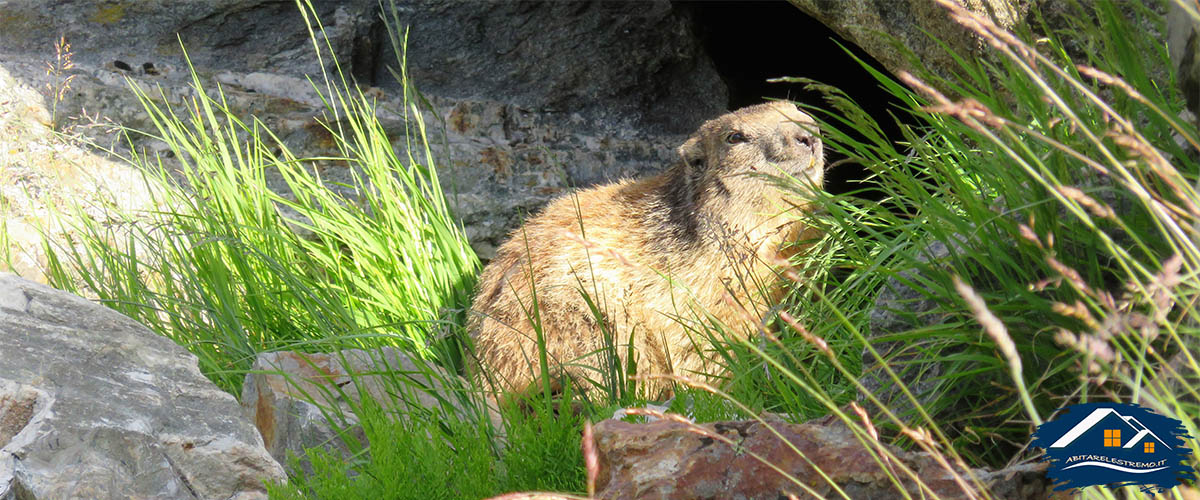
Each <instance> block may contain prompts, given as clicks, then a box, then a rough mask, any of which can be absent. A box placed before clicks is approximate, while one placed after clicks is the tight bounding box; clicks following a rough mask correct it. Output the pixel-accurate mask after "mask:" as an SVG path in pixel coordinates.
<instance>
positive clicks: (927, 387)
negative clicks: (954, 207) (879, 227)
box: [859, 241, 950, 415]
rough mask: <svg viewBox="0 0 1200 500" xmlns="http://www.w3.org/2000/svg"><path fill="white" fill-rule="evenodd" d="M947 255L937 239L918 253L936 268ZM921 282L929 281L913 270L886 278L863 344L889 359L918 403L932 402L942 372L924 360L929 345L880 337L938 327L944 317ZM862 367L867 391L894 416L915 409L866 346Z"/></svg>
mask: <svg viewBox="0 0 1200 500" xmlns="http://www.w3.org/2000/svg"><path fill="white" fill-rule="evenodd" d="M949 255H950V248H949V247H948V246H947V245H946V244H945V243H943V242H941V241H935V242H932V243H930V244H929V245H928V246H927V247H926V248H925V250H924V251H923V252H922V253H921V261H922V262H925V263H931V264H932V265H936V263H937V262H938V261H943V260H945V259H946V258H947V257H949ZM925 279H927V278H926V277H925V276H923V275H922V274H921V273H920V271H919V270H916V269H913V270H909V271H905V272H902V273H900V275H899V276H898V277H895V278H889V279H888V280H887V283H886V284H885V285H884V287H883V289H882V290H881V291H880V292H879V295H878V296H877V297H876V298H875V303H874V305H873V307H872V309H871V316H870V323H869V329H868V332H867V341H868V342H869V343H870V344H871V346H872V347H874V348H875V351H876V352H877V353H879V355H880V356H882V357H883V358H884V359H885V360H888V361H889V364H888V366H890V367H891V368H892V370H893V371H895V372H896V375H897V376H898V377H899V378H900V381H901V382H902V383H903V384H904V385H905V386H907V387H908V388H909V390H910V391H911V392H912V393H913V395H914V396H916V397H917V400H918V401H919V402H921V404H922V405H927V404H928V403H930V402H932V401H934V400H935V399H936V396H937V387H938V380H937V379H938V377H939V376H940V375H941V374H942V365H941V364H939V363H934V362H928V361H923V360H922V356H923V351H924V350H925V349H926V348H927V347H926V346H922V345H921V343H920V342H905V341H897V340H890V341H885V340H883V339H884V338H885V337H887V336H889V335H894V334H897V333H903V332H907V331H910V330H913V329H915V328H918V327H923V326H931V325H936V324H938V323H939V322H941V321H942V320H944V319H945V318H944V317H943V316H941V315H935V314H934V312H933V311H934V309H935V307H936V306H937V302H936V301H935V299H933V298H931V297H930V296H929V295H928V294H927V293H926V292H924V291H923V290H925V287H922V286H920V283H921V282H922V280H925ZM862 366H863V370H862V376H860V377H859V382H861V383H862V384H863V386H864V387H865V388H866V390H867V391H868V392H870V393H872V394H874V395H875V397H876V398H879V400H880V401H881V402H882V403H884V404H885V405H887V406H888V408H890V409H892V411H894V412H896V413H897V414H901V415H902V414H904V413H905V412H908V411H909V410H911V409H912V408H913V404H912V401H910V400H909V399H908V398H907V397H906V396H905V395H904V393H903V392H901V390H900V388H899V387H898V386H897V385H896V383H895V382H894V381H893V380H892V378H891V377H890V376H889V375H888V374H887V372H885V371H883V369H882V367H881V366H880V364H879V362H878V361H877V360H876V359H875V356H874V355H872V354H871V352H870V351H869V350H867V349H865V348H864V349H863V353H862ZM862 401H863V403H864V405H865V406H867V407H868V408H873V405H870V404H869V400H866V399H865V398H862Z"/></svg>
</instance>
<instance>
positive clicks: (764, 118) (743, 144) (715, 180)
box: [676, 101, 825, 211]
mask: <svg viewBox="0 0 1200 500" xmlns="http://www.w3.org/2000/svg"><path fill="white" fill-rule="evenodd" d="M818 134H819V131H818V130H817V126H816V122H815V121H814V120H813V119H812V117H810V116H808V115H807V114H805V113H803V112H801V111H800V110H799V109H798V108H797V107H796V105H795V104H792V103H789V102H786V101H775V102H770V103H767V104H759V105H756V106H750V107H746V108H742V109H739V110H737V111H735V112H733V113H729V114H726V115H722V116H720V117H718V118H715V119H713V120H709V121H708V122H706V123H705V124H704V125H701V126H700V129H699V130H697V131H696V133H694V134H692V136H691V137H690V138H688V140H687V141H686V142H684V143H683V145H682V146H679V149H678V152H679V156H680V159H681V161H682V163H683V165H682V166H681V168H682V173H683V175H682V177H683V178H682V179H677V180H676V182H683V183H686V184H687V186H686V188H685V189H686V191H688V192H689V193H690V194H691V196H694V197H695V198H693V199H692V200H689V201H690V202H691V203H692V204H694V205H693V206H708V207H713V206H714V205H718V206H722V205H723V206H724V207H723V208H724V209H725V210H734V211H755V210H768V209H769V207H768V206H766V205H768V204H770V203H772V202H775V201H778V200H779V199H780V197H781V195H782V193H780V192H779V190H778V189H777V188H776V187H775V185H774V184H773V183H772V182H771V180H770V179H768V178H765V177H764V176H778V177H793V178H796V179H798V180H800V181H801V182H805V181H807V182H810V183H811V185H812V186H813V187H815V188H820V186H821V184H822V182H823V181H824V177H825V176H824V173H825V151H824V148H823V146H822V144H821V139H820V136H819V135H818ZM677 188H682V186H678V187H677Z"/></svg>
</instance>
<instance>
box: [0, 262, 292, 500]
mask: <svg viewBox="0 0 1200 500" xmlns="http://www.w3.org/2000/svg"><path fill="white" fill-rule="evenodd" d="M284 479H285V476H284V473H283V469H282V468H281V467H280V466H279V464H278V463H276V462H275V461H274V460H273V459H272V458H271V456H270V455H269V454H268V453H267V451H266V450H265V449H264V448H263V445H262V438H261V437H259V435H258V432H257V431H256V430H255V429H254V427H253V426H251V425H250V424H249V422H246V421H245V420H244V419H243V418H242V416H241V412H240V411H239V409H238V405H237V401H236V400H234V398H233V396H230V395H229V394H227V393H225V392H223V391H221V390H220V389H218V388H217V387H216V386H214V385H212V383H211V382H209V381H208V380H207V379H206V378H204V376H203V375H201V374H200V370H199V369H198V368H197V365H196V358H195V357H194V356H192V355H191V354H189V353H188V352H187V351H185V350H184V349H183V348H182V347H179V346H178V345H176V344H175V343H174V342H172V341H171V340H169V339H167V338H164V337H161V336H158V335H156V334H154V333H152V332H150V331H149V330H147V329H146V328H145V327H143V326H141V325H139V324H137V323H136V322H134V321H133V320H131V319H129V318H126V317H124V316H122V315H120V314H118V313H116V312H115V311H112V310H110V309H108V308H105V307H102V306H99V305H96V304H92V303H90V302H88V301H86V300H84V299H82V298H80V297H76V296H74V295H71V294H68V293H66V292H62V291H59V290H54V289H51V288H48V287H45V286H42V285H38V284H35V283H31V282H28V281H25V280H22V279H20V278H17V277H15V276H13V275H10V274H0V498H3V499H21V500H34V499H63V498H94V499H116V498H161V499H198V498H205V499H210V498H211V499H218V498H219V499H245V500H249V499H256V498H262V499H265V498H266V492H265V488H264V486H263V482H264V481H282V480H284Z"/></svg>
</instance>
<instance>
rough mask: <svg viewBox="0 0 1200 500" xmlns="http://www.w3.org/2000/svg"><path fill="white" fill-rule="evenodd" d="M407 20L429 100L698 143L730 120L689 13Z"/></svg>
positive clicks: (439, 9)
mask: <svg viewBox="0 0 1200 500" xmlns="http://www.w3.org/2000/svg"><path fill="white" fill-rule="evenodd" d="M398 13H399V23H400V25H407V26H411V29H410V32H409V38H408V64H409V75H410V76H411V78H412V79H413V81H414V83H415V84H416V85H417V88H419V89H421V91H422V92H425V93H428V94H433V95H437V96H441V97H447V98H455V99H481V98H482V99H488V100H495V101H500V102H505V103H510V104H514V105H517V106H521V107H523V108H526V109H530V110H534V111H536V112H537V113H540V114H544V115H545V116H547V117H550V118H554V119H555V120H556V121H557V122H558V123H559V124H561V125H563V126H567V128H568V129H577V128H580V127H581V126H582V127H585V129H586V128H590V127H600V128H602V129H604V130H607V131H615V132H617V135H618V137H633V136H637V135H639V133H645V132H652V133H656V134H661V133H664V132H665V133H668V134H688V133H691V132H692V131H693V130H695V129H696V127H697V126H699V125H700V124H701V123H703V122H704V121H705V120H707V119H709V118H712V117H714V116H716V115H719V114H721V113H723V112H724V111H725V106H726V100H727V92H726V89H725V86H724V84H723V83H721V78H720V76H719V75H717V72H716V70H715V69H714V68H713V65H712V62H711V61H710V60H709V58H708V56H707V55H706V54H705V53H704V49H703V47H701V45H700V43H699V42H698V40H697V39H696V37H695V36H694V35H693V33H692V29H691V25H690V23H691V18H690V15H689V14H688V13H687V11H686V10H685V9H678V8H675V7H673V6H672V4H671V2H669V1H667V0H649V1H638V2H605V1H582V2H556V1H522V2H465V3H464V2H459V1H454V0H418V1H413V2H404V3H403V4H402V8H401V9H400V10H399V12H398ZM391 61H395V57H394V56H391V55H390V54H389V55H386V56H384V57H381V58H380V62H381V63H389V62H391ZM384 73H385V70H384V69H383V68H382V67H381V68H379V69H378V70H377V74H384ZM576 115H577V116H579V117H582V118H583V120H582V121H580V122H578V123H576V124H574V126H571V125H569V122H570V121H571V120H573V119H574V118H573V117H574V116H576Z"/></svg>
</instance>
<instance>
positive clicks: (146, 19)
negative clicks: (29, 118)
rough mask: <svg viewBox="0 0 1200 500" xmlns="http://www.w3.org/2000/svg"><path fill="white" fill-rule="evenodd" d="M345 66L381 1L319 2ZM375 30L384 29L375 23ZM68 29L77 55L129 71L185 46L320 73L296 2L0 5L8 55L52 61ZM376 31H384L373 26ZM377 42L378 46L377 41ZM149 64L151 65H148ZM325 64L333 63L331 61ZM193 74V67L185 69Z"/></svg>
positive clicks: (232, 60)
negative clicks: (181, 43) (191, 69)
mask: <svg viewBox="0 0 1200 500" xmlns="http://www.w3.org/2000/svg"><path fill="white" fill-rule="evenodd" d="M313 4H314V5H315V8H316V10H317V13H318V15H320V17H321V21H322V22H323V23H324V25H325V28H326V35H327V38H328V39H329V42H330V44H331V45H332V46H333V48H334V51H335V53H336V55H337V56H338V60H339V61H341V62H342V64H343V67H349V66H350V64H351V63H352V62H353V61H354V60H355V55H356V54H355V51H356V50H357V51H362V50H368V49H369V47H363V45H364V44H365V45H368V46H369V45H370V42H371V40H372V39H371V36H372V34H373V33H372V30H373V29H376V26H378V24H379V23H380V20H379V18H378V16H377V15H376V10H377V6H378V2H377V1H375V0H340V1H331V0H325V1H315V2H313ZM376 31H377V30H376ZM60 36H61V37H66V39H67V41H69V42H70V43H71V45H72V47H73V48H74V50H75V60H76V63H79V64H82V65H86V66H89V67H103V66H104V65H106V64H108V65H113V64H114V63H115V62H116V61H121V64H116V65H115V66H113V67H114V69H121V68H122V67H128V68H129V70H125V71H126V72H128V73H130V74H149V73H154V72H155V71H156V70H157V71H163V70H165V69H167V68H173V70H174V71H179V68H184V69H186V68H187V65H186V63H185V61H184V59H183V53H182V51H181V50H180V46H179V45H180V42H181V41H182V42H183V44H184V45H185V46H186V48H187V51H188V56H189V57H190V58H191V60H192V62H193V63H194V64H196V65H197V66H198V67H204V68H210V69H214V70H229V71H237V72H246V73H248V72H252V71H268V72H272V73H287V74H291V75H295V76H300V75H304V74H313V75H319V74H320V70H321V69H322V68H321V65H320V64H319V63H318V62H317V58H316V56H315V55H314V54H313V51H312V43H311V42H310V41H309V35H308V27H307V26H306V25H305V23H304V21H303V19H302V17H301V15H300V11H299V9H297V8H296V5H295V3H294V2H263V1H261V0H199V1H189V2H179V1H173V0H142V1H137V2H111V1H108V0H50V1H42V0H9V1H6V2H5V3H4V11H3V13H0V47H3V52H4V53H5V56H6V57H11V58H15V59H22V60H31V61H37V60H47V57H48V56H52V55H53V53H54V52H53V43H54V41H55V40H58V39H59V37H60ZM375 36H378V34H377V33H375ZM371 50H373V49H371ZM146 63H149V64H150V66H149V67H147V66H146ZM325 64H326V69H332V66H330V61H329V60H328V59H326V60H325ZM184 72H186V71H184Z"/></svg>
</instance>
